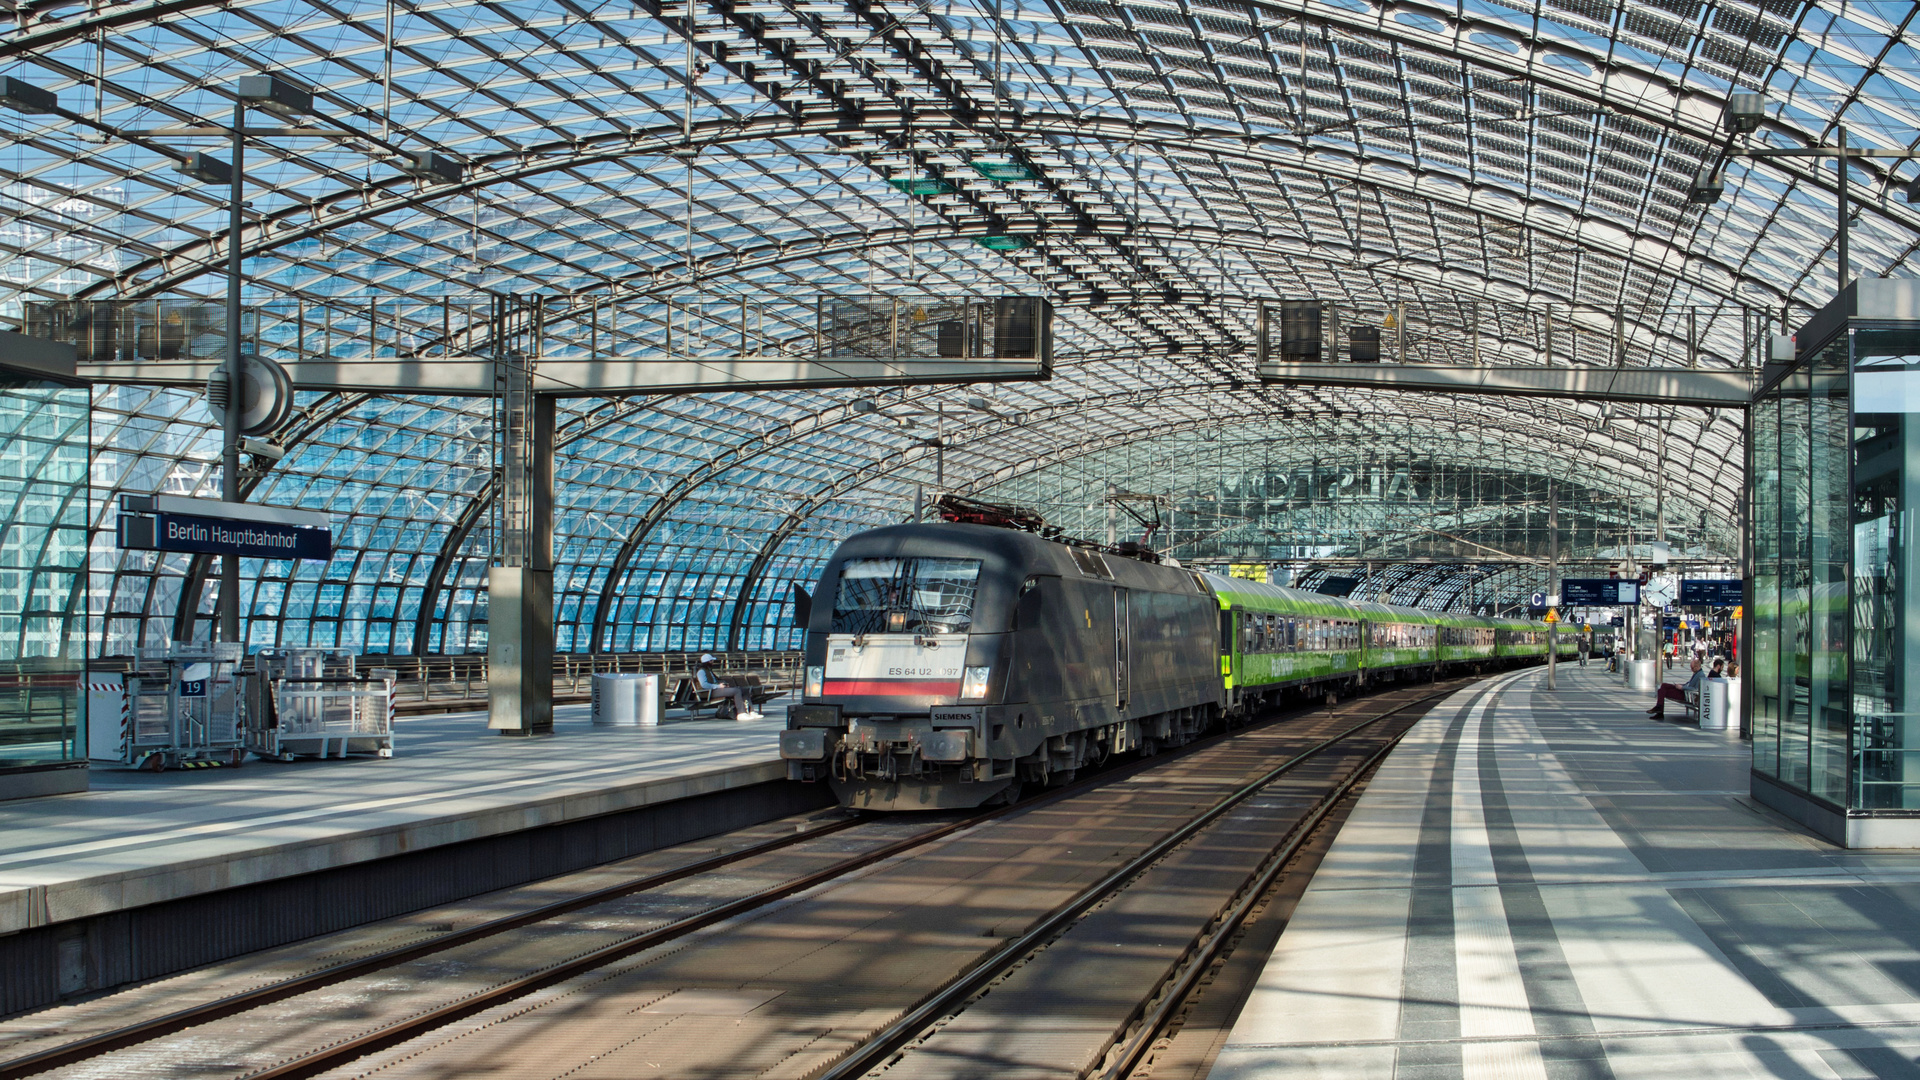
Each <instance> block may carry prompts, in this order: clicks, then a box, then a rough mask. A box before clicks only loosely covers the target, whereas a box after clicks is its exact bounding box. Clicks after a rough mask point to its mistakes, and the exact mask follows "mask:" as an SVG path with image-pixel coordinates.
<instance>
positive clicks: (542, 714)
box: [487, 395, 555, 735]
mask: <svg viewBox="0 0 1920 1080" xmlns="http://www.w3.org/2000/svg"><path fill="white" fill-rule="evenodd" d="M528 412H529V417H528V419H529V421H530V423H529V425H528V426H529V430H528V432H527V435H528V437H527V438H526V439H524V440H515V439H508V440H506V446H507V450H508V453H510V454H511V453H515V452H523V453H527V454H528V455H529V457H530V460H526V461H523V462H520V463H519V466H520V467H519V468H518V469H516V467H515V465H514V463H506V468H505V469H504V472H505V473H506V475H507V477H508V478H509V481H510V482H509V483H507V484H506V485H504V489H503V490H502V491H501V492H500V496H499V497H500V498H501V499H503V500H509V501H512V502H518V503H519V504H520V507H521V508H523V511H522V513H516V512H515V508H514V507H511V506H508V507H505V508H504V510H503V514H502V520H503V521H505V522H508V523H512V522H513V521H514V520H515V519H516V518H521V519H522V520H524V522H525V531H526V534H527V535H526V544H525V549H524V550H525V554H524V557H522V558H520V559H518V560H517V561H519V562H521V563H523V565H518V566H512V565H508V566H495V567H493V568H491V569H490V570H489V571H488V573H487V726H488V727H490V728H492V729H494V730H495V731H498V732H500V733H501V734H502V735H547V734H551V733H552V732H553V453H554V448H553V429H554V415H555V410H554V399H553V398H552V397H550V396H547V395H534V396H532V398H531V408H530V409H529V410H528ZM516 448H519V449H518V450H517V449H516ZM516 472H517V473H518V474H519V476H523V477H524V478H525V482H524V485H522V484H519V483H515V482H512V481H513V480H514V479H516V475H515V474H516ZM514 488H521V489H522V490H517V491H516V490H511V489H514Z"/></svg>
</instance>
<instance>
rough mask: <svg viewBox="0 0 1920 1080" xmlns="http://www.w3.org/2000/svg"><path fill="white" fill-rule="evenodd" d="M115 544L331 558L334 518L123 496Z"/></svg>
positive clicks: (174, 498)
mask: <svg viewBox="0 0 1920 1080" xmlns="http://www.w3.org/2000/svg"><path fill="white" fill-rule="evenodd" d="M120 509H121V510H123V511H125V512H124V513H122V514H121V515H120V522H119V546H120V547H122V548H134V549H139V550H143V551H184V552H192V553H194V554H196V555H239V556H241V557H242V558H250V559H320V560H325V559H329V558H332V557H333V528H332V522H331V520H330V519H329V518H328V517H327V515H325V514H320V513H315V512H313V511H311V510H288V509H285V508H282V507H278V506H260V505H258V504H254V503H230V502H222V501H220V500H218V499H187V498H181V497H180V496H177V495H153V496H137V495H123V496H121V499H120Z"/></svg>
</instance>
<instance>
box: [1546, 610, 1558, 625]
mask: <svg viewBox="0 0 1920 1080" xmlns="http://www.w3.org/2000/svg"><path fill="white" fill-rule="evenodd" d="M1547 621H1548V622H1550V623H1557V622H1559V621H1560V613H1559V612H1557V611H1548V612H1547Z"/></svg>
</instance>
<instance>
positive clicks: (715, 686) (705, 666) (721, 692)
mask: <svg viewBox="0 0 1920 1080" xmlns="http://www.w3.org/2000/svg"><path fill="white" fill-rule="evenodd" d="M713 662H714V656H713V654H712V653H710V652H709V653H701V654H700V670H698V671H696V672H694V673H693V681H694V682H696V683H698V684H699V686H700V689H702V690H705V691H706V692H707V696H708V697H711V698H726V699H728V700H729V701H732V702H733V718H734V719H735V720H758V719H760V714H759V713H757V712H755V711H754V710H753V694H752V693H751V692H749V691H748V690H747V688H746V687H744V686H728V685H727V684H725V683H723V682H721V681H720V677H719V676H718V675H715V674H714V673H713Z"/></svg>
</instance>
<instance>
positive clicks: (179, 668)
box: [87, 641, 246, 772]
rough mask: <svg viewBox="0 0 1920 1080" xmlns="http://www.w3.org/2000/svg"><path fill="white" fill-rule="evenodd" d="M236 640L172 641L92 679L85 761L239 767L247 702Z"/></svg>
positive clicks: (145, 765)
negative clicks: (239, 676)
mask: <svg viewBox="0 0 1920 1080" xmlns="http://www.w3.org/2000/svg"><path fill="white" fill-rule="evenodd" d="M243 655H244V649H243V647H242V646H241V645H240V644H239V643H238V642H228V641H213V642H208V641H194V642H180V641H170V642H166V643H164V644H161V645H156V646H151V647H148V648H143V649H141V650H140V654H139V657H138V659H137V660H136V661H135V662H134V668H133V670H132V671H130V672H127V673H126V674H124V675H122V674H119V673H108V672H96V673H94V674H91V675H89V676H88V677H87V716H88V724H87V757H88V758H89V759H90V760H92V761H95V762H98V763H100V764H103V765H129V766H134V767H136V768H142V769H152V770H153V771H155V772H158V771H160V770H162V769H168V768H181V767H194V766H203V765H215V764H218V765H239V764H240V762H241V761H242V760H243V759H244V758H245V757H246V743H245V739H244V736H243V733H242V731H241V727H242V724H243V723H244V720H245V715H246V703H245V701H244V698H243V696H242V694H241V692H240V686H239V684H238V682H237V680H236V675H237V672H238V668H239V664H240V659H241V657H242V656H243Z"/></svg>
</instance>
